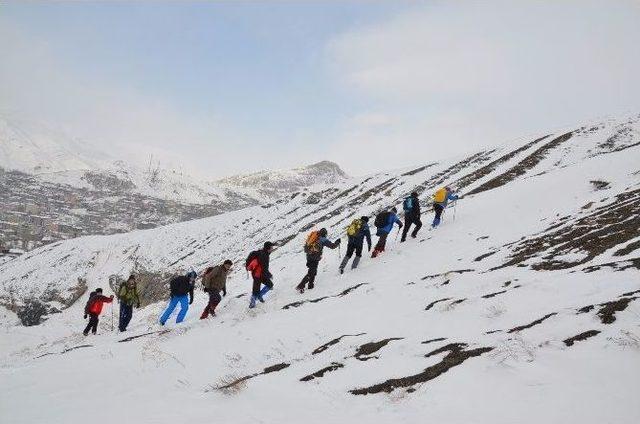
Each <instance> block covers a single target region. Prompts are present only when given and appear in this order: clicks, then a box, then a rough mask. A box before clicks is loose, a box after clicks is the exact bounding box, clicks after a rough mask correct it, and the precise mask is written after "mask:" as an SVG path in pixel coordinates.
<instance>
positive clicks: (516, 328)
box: [507, 312, 558, 333]
mask: <svg viewBox="0 0 640 424" xmlns="http://www.w3.org/2000/svg"><path fill="white" fill-rule="evenodd" d="M554 315H558V314H557V313H556V312H553V313H550V314H547V315H545V316H543V317H542V318H539V319H537V320H535V321H533V322H530V323H529V324H525V325H520V326H518V327H513V328H512V329H511V330H509V331H507V332H508V333H515V332H517V331H522V330H526V329H527V328H531V327H533V326H536V325H538V324H540V323H541V322H542V321H544V320H546V319H549V318H551V317H552V316H554Z"/></svg>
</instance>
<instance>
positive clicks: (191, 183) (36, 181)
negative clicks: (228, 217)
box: [0, 117, 347, 249]
mask: <svg viewBox="0 0 640 424" xmlns="http://www.w3.org/2000/svg"><path fill="white" fill-rule="evenodd" d="M346 179H347V175H346V174H345V173H344V172H343V171H342V170H341V169H340V167H339V166H338V165H337V164H334V163H332V162H327V161H323V162H319V163H316V164H312V165H309V166H306V167H301V168H297V169H292V170H285V171H262V172H259V173H255V174H251V175H239V176H235V177H230V178H225V179H223V180H220V181H205V180H200V179H198V178H194V177H193V176H191V175H189V174H188V173H185V172H182V171H179V170H175V169H169V168H165V167H162V166H161V165H160V163H158V162H157V161H154V160H153V159H152V158H151V159H150V160H149V163H148V166H147V167H145V168H140V167H138V166H134V165H132V164H130V163H126V162H124V161H122V160H117V159H115V158H111V157H109V155H107V154H105V153H103V152H101V151H99V150H98V149H96V148H94V147H90V146H89V145H88V144H86V143H83V142H81V141H78V140H75V139H73V138H72V137H69V136H68V135H66V133H65V132H64V131H63V130H61V129H59V128H55V127H54V126H49V125H45V124H42V123H33V122H29V121H21V120H17V119H13V118H12V119H8V118H2V117H0V189H2V192H1V194H0V201H2V202H3V203H4V205H5V206H4V208H3V211H1V212H2V213H0V222H4V223H5V224H0V245H6V246H8V247H20V248H27V249H31V247H27V246H33V245H35V246H39V245H41V244H44V241H45V240H49V241H51V240H53V241H55V240H59V239H66V238H71V237H75V236H77V235H88V234H113V233H117V232H125V231H131V230H134V229H137V228H152V227H156V226H159V225H165V224H169V223H173V222H179V221H185V220H190V219H195V218H202V217H206V216H213V215H217V214H220V213H223V212H228V211H232V210H237V209H241V208H244V207H248V206H253V205H260V204H265V203H268V202H273V201H276V200H278V199H280V198H282V197H287V196H289V195H291V194H292V193H294V192H297V191H300V190H302V189H304V188H310V187H316V188H318V189H319V188H322V187H326V186H327V185H328V184H331V185H333V186H335V185H339V184H341V183H344V181H345V180H346ZM15 226H24V227H25V228H27V230H28V231H23V232H21V233H20V234H18V232H17V231H14V227H15ZM4 227H7V228H4ZM3 231H5V232H3ZM6 246H3V247H6Z"/></svg>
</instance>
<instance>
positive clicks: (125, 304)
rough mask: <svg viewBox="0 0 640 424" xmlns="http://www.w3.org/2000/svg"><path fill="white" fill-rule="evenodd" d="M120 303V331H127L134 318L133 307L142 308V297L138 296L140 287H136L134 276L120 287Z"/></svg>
mask: <svg viewBox="0 0 640 424" xmlns="http://www.w3.org/2000/svg"><path fill="white" fill-rule="evenodd" d="M118 302H119V303H120V319H119V322H118V329H119V330H120V331H127V326H128V325H129V322H130V321H131V317H132V316H133V306H134V305H135V307H136V308H139V307H140V296H138V287H137V286H136V277H135V276H134V275H130V276H129V279H128V280H127V281H126V282H124V283H122V285H121V286H120V290H118Z"/></svg>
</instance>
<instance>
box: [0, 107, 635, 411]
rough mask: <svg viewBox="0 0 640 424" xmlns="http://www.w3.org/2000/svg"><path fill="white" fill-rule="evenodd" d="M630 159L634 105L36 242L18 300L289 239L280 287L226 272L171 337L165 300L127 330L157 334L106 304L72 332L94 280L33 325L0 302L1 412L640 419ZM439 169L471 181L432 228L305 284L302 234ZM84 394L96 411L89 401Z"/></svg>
mask: <svg viewBox="0 0 640 424" xmlns="http://www.w3.org/2000/svg"><path fill="white" fill-rule="evenodd" d="M639 159H640V117H638V116H634V117H632V118H629V119H620V120H609V121H606V122H602V123H595V124H592V125H586V126H583V127H579V128H569V129H566V130H562V131H554V132H553V133H551V134H548V133H545V134H541V135H540V136H539V137H534V138H532V139H528V140H522V142H520V143H516V144H512V145H508V146H503V147H499V148H496V149H492V150H489V151H483V152H478V153H476V154H473V155H470V156H469V157H461V158H457V159H455V160H452V161H447V162H442V163H437V164H425V165H423V166H419V167H412V168H408V169H406V170H402V171H400V172H393V173H386V174H378V175H372V176H369V177H366V178H362V179H354V180H350V181H349V186H348V188H346V189H335V190H332V189H327V190H325V191H321V192H316V193H312V192H302V193H300V194H297V195H293V196H291V198H289V199H287V200H282V201H280V202H278V203H274V204H270V205H265V206H263V207H259V206H258V207H252V208H249V209H245V210H240V211H235V212H231V213H227V214H224V215H220V216H217V217H212V218H207V219H203V220H198V221H192V222H184V223H180V224H175V225H171V226H167V227H162V228H157V229H154V230H147V231H137V232H134V233H129V234H121V235H115V236H108V237H102V236H101V237H85V238H80V239H74V240H70V241H67V242H63V243H60V244H57V245H55V246H49V247H46V248H43V249H39V250H37V251H33V252H30V253H29V254H27V255H25V256H23V257H21V258H19V259H17V260H14V261H11V262H9V263H7V264H4V265H2V266H1V267H0V285H1V290H2V291H1V292H0V296H1V299H2V301H3V303H4V304H5V305H8V306H9V307H11V308H12V309H14V310H20V309H21V308H22V307H23V305H24V303H25V302H26V301H28V300H29V299H31V300H36V299H39V301H40V302H41V303H42V306H43V307H44V308H52V307H56V308H58V309H62V308H63V307H64V305H65V304H68V303H70V302H69V299H72V298H75V297H77V296H78V293H82V292H83V291H84V289H85V288H84V287H83V285H82V284H78V278H82V279H83V281H85V280H86V284H87V286H88V287H89V288H95V287H98V286H102V287H105V289H106V290H105V291H106V292H107V294H108V293H109V289H108V287H109V285H108V282H107V280H108V278H109V276H111V275H119V276H126V275H128V274H129V272H131V271H141V272H142V274H143V275H147V276H153V275H157V276H160V274H162V273H166V274H171V273H174V272H182V271H184V270H186V269H188V268H190V267H194V268H196V269H198V270H201V269H202V268H203V267H205V266H206V265H207V264H211V263H215V262H218V261H220V260H222V259H223V258H227V257H229V258H231V259H233V260H235V261H240V262H241V261H242V260H243V259H244V257H245V256H246V254H247V252H248V251H249V250H251V249H253V248H255V247H257V246H259V245H260V244H262V242H264V241H265V240H273V241H278V242H279V244H280V246H281V247H280V248H279V249H278V250H277V251H276V252H274V254H273V255H272V266H271V270H272V272H273V274H274V276H275V285H276V286H275V290H274V291H273V292H271V293H269V294H268V295H267V303H265V304H260V305H258V307H257V308H256V309H255V310H253V311H248V310H247V303H248V298H247V292H248V290H249V287H250V283H249V281H248V280H246V277H245V274H244V271H242V270H241V269H239V268H241V266H238V270H236V272H235V273H234V274H232V276H231V278H230V280H229V282H228V287H229V294H228V296H227V297H226V298H225V299H224V300H223V303H222V304H221V306H220V307H219V314H218V317H216V318H215V319H211V320H209V321H206V322H201V321H198V319H197V316H198V315H199V313H200V311H201V310H202V308H203V306H204V303H205V296H204V294H203V293H202V292H198V293H197V296H196V301H195V302H194V305H192V308H191V309H190V311H189V314H188V318H187V321H186V322H185V323H183V324H181V325H179V326H174V325H170V326H169V327H168V328H167V329H166V330H168V331H165V329H162V328H161V327H159V326H158V324H157V323H156V321H157V316H158V314H159V313H160V312H161V310H162V309H163V307H164V302H158V303H152V304H150V305H148V306H145V307H144V308H143V309H141V310H139V311H137V312H136V314H135V315H134V319H133V322H132V325H131V327H130V330H129V332H128V334H127V335H128V336H137V335H142V334H145V333H151V334H146V335H143V336H141V337H139V338H133V339H131V340H128V339H125V337H124V336H123V335H119V334H117V333H111V332H110V317H109V308H108V307H107V308H106V314H105V317H104V318H103V320H102V324H101V325H102V326H101V329H100V333H101V335H100V336H98V337H90V338H86V339H85V338H84V337H82V336H81V335H78V333H79V332H80V330H81V327H82V326H83V322H82V320H81V315H82V308H83V306H84V300H85V298H86V295H85V296H82V297H81V298H80V299H81V300H79V301H77V302H75V303H71V306H70V307H68V308H67V309H64V310H63V312H62V313H60V314H53V315H50V316H49V317H48V319H47V320H46V321H45V322H44V324H42V325H39V326H35V327H30V328H28V329H25V328H24V327H19V326H16V325H14V324H18V323H17V319H16V318H15V316H14V315H12V314H11V313H7V314H5V315H6V316H5V317H4V324H5V327H4V328H5V330H4V331H5V335H4V336H3V340H10V343H5V344H3V347H2V353H3V359H2V368H1V371H0V372H2V378H1V379H0V381H2V383H1V384H2V389H3V393H4V396H2V398H1V399H2V400H0V411H2V412H0V414H2V415H0V417H1V418H3V420H2V421H7V422H39V421H43V420H47V421H52V420H53V421H61V422H62V421H63V422H69V423H75V422H84V421H85V418H86V417H87V416H91V417H92V418H91V419H92V422H97V423H101V422H105V423H107V422H110V421H112V420H113V419H115V418H116V417H120V416H122V415H123V414H124V415H125V416H127V419H128V420H131V421H132V422H134V421H135V422H159V423H163V422H174V421H175V422H177V421H179V422H195V423H204V422H210V421H217V422H233V423H245V422H247V423H248V422H268V423H271V422H308V423H315V422H318V423H320V422H321V423H327V422H329V423H342V422H354V421H356V420H358V421H365V422H374V423H387V422H398V421H399V422H425V421H426V422H431V421H434V422H446V423H469V422H478V423H487V422H491V423H514V422H517V423H538V422H554V423H555V422H586V423H602V422H615V423H635V422H637V420H638V418H639V417H640V406H638V403H637V401H636V399H635V397H636V395H635V394H636V393H637V390H638V389H639V388H640V383H639V380H638V378H637V376H638V375H639V372H640V360H639V359H640V356H639V355H640V328H639V327H638V313H639V312H640V310H639V309H638V305H639V304H640V303H639V302H640V300H639V298H640V279H639V274H638V272H639V270H640V257H638V250H639V249H640V231H639V230H638V229H639V228H640V218H639V217H640V166H639V165H638V164H639V163H640V160H639ZM443 184H451V185H454V186H457V187H459V188H460V191H461V193H462V194H463V195H464V197H463V199H462V200H461V201H460V202H459V204H458V205H457V207H456V208H449V209H448V211H447V212H446V213H445V217H444V223H443V224H442V226H441V227H440V228H439V229H437V230H432V231H429V230H428V221H430V219H431V217H432V215H431V214H430V213H427V211H426V208H425V213H424V215H423V221H424V222H425V228H424V229H423V231H422V232H421V234H420V235H419V237H418V238H417V239H415V240H413V239H410V240H408V241H407V242H406V243H404V244H399V243H397V242H394V240H393V237H390V241H389V243H388V249H387V252H385V253H384V254H383V255H382V256H381V257H379V258H376V259H369V258H367V257H365V258H363V260H362V261H361V266H360V268H359V269H358V270H356V271H352V272H347V273H345V274H344V275H342V276H340V275H339V274H338V273H337V266H338V262H339V258H338V254H337V252H334V251H325V255H324V256H325V257H324V259H323V262H321V266H320V272H319V275H318V278H317V282H316V288H315V289H314V290H313V291H308V292H306V293H305V294H304V295H299V294H298V293H297V292H295V290H294V289H293V287H294V286H295V285H296V284H297V283H298V282H299V280H300V278H301V277H302V275H303V274H304V272H305V269H306V268H305V266H304V262H305V261H304V255H303V253H302V252H301V245H302V242H303V239H304V237H305V235H306V233H307V232H308V231H309V230H310V229H311V228H317V227H319V226H321V225H322V226H325V227H326V228H328V230H329V233H330V235H331V236H332V237H336V236H341V235H343V234H344V227H345V226H346V225H347V224H348V222H349V221H350V220H351V219H352V218H353V217H354V216H360V215H364V214H367V215H370V216H371V215H373V214H374V213H375V212H377V211H378V210H380V209H381V208H383V207H388V206H390V205H397V206H399V205H400V202H401V199H402V198H403V196H405V195H406V194H407V193H409V192H411V191H413V190H415V189H416V188H418V191H420V192H421V194H422V196H421V197H422V198H423V199H424V198H426V197H427V196H428V195H429V194H430V193H431V192H432V191H433V190H434V189H435V188H436V187H439V186H441V185H443ZM342 253H344V251H343V252H342ZM148 295H149V296H151V293H150V292H149V293H148ZM116 312H117V308H116ZM87 375H90V376H91V377H90V378H87ZM60 393H64V396H60V395H59V394H60ZM79 399H86V400H87V402H86V403H85V402H79V401H78V400H79ZM132 399H135V401H132ZM163 400H166V401H163ZM96 404H100V405H105V406H106V408H104V409H101V413H99V414H95V405H96ZM109 405H118V407H117V408H114V409H113V410H111V409H110V408H109Z"/></svg>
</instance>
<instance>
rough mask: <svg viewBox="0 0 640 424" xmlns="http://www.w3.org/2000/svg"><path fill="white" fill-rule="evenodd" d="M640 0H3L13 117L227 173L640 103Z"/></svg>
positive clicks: (437, 144)
mask: <svg viewBox="0 0 640 424" xmlns="http://www.w3.org/2000/svg"><path fill="white" fill-rule="evenodd" d="M639 23H640V2H639V1H632V0H629V1H624V0H620V1H616V0H602V1H588V0H576V1H558V0H549V1H542V0H537V1H532V2H526V1H495V2H489V1H485V2H478V1H469V2H465V1H423V2H419V1H411V2H402V1H394V2H374V1H354V2H346V1H341V2H337V1H329V0H327V1H325V2H311V1H304V2H287V1H273V2H266V1H261V2H250V1H242V2H231V1H229V2H203V1H198V2H193V3H189V2H183V1H180V2H178V1H174V2H158V3H156V2H151V1H146V2H133V1H132V2H130V3H129V2H102V3H88V2H69V3H65V2H59V1H57V2H47V3H44V2H43V3H39V2H13V1H8V2H7V1H3V0H0V55H1V59H0V112H2V113H11V114H14V115H15V114H17V115H18V116H21V117H24V118H29V119H35V120H39V121H44V122H48V123H55V124H56V125H59V126H60V127H61V128H64V129H65V130H66V131H67V132H69V133H71V134H72V135H73V136H76V137H81V138H82V139H84V140H87V142H91V143H94V144H96V145H97V146H99V147H100V148H102V149H105V150H108V151H109V152H110V153H111V154H112V155H113V156H116V157H123V158H125V159H128V160H130V161H133V162H137V163H146V162H147V161H148V159H149V155H150V154H152V153H153V154H154V156H155V157H156V158H160V159H161V161H162V163H164V164H165V165H167V166H180V167H182V168H189V169H191V170H192V172H193V173H194V174H196V175H200V176H207V177H219V176H225V175H229V174H234V173H238V172H246V171H252V170H258V169H264V168H286V167H292V166H297V165H302V164H307V163H311V162H315V161H319V160H324V159H328V160H333V161H336V162H338V163H339V164H341V165H342V166H343V167H344V168H345V170H346V171H347V172H348V173H350V174H352V175H360V174H364V173H369V172H374V171H378V170H384V169H389V168H395V167H402V166H408V165H412V164H415V163H422V162H426V161H431V160H434V159H438V158H443V157H447V156H454V155H459V154H461V153H465V152H469V151H471V150H474V149H477V148H479V147H483V146H487V145H495V144H501V143H505V142H508V141H510V140H514V139H516V138H521V137H528V136H531V135H535V134H537V133H539V132H544V131H546V130H549V129H553V128H557V127H562V126H566V125H572V124H576V123H580V122H581V121H583V120H590V119H593V118H598V117H602V116H611V115H614V116H615V115H620V114H625V113H629V112H636V113H637V112H640V77H639V75H640V24H639Z"/></svg>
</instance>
